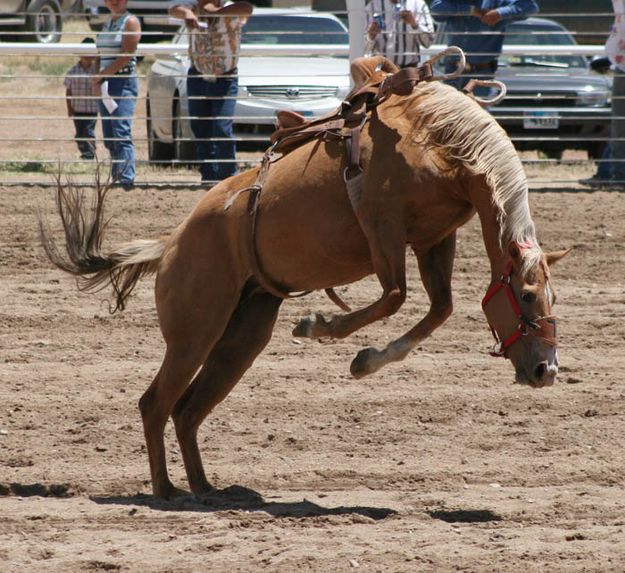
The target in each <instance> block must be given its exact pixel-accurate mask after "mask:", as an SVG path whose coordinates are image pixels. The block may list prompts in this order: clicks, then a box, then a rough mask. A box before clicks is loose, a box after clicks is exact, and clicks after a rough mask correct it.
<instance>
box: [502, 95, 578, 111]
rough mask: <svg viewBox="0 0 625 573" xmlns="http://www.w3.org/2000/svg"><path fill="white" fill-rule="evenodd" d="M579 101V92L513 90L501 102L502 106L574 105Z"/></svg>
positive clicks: (530, 107) (531, 107)
mask: <svg viewBox="0 0 625 573" xmlns="http://www.w3.org/2000/svg"><path fill="white" fill-rule="evenodd" d="M576 102H577V93H574V92H570V93H562V92H560V93H552V94H550V93H541V94H539V93H537V92H512V93H508V95H507V96H506V97H505V99H504V100H503V101H502V102H501V103H500V104H499V105H500V106H502V107H504V106H505V107H523V108H529V109H533V108H536V107H574V106H575V104H576Z"/></svg>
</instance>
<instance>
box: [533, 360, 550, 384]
mask: <svg viewBox="0 0 625 573" xmlns="http://www.w3.org/2000/svg"><path fill="white" fill-rule="evenodd" d="M546 372H547V364H546V363H545V362H541V363H540V364H539V365H538V366H536V369H535V370H534V378H535V379H536V380H542V378H543V376H544V375H545V373H546Z"/></svg>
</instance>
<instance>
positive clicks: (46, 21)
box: [22, 0, 63, 44]
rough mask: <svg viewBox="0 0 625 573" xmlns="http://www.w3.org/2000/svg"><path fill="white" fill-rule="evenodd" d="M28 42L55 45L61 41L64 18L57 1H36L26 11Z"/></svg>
mask: <svg viewBox="0 0 625 573" xmlns="http://www.w3.org/2000/svg"><path fill="white" fill-rule="evenodd" d="M25 29H26V31H27V32H28V34H27V35H25V36H22V37H23V38H24V40H25V41H26V42H38V43H39V44H53V43H56V42H59V41H60V40H61V35H62V33H63V17H62V16H61V6H60V5H59V3H58V2H57V1H56V0H36V1H35V2H32V3H31V4H30V5H29V6H28V8H27V10H26V26H25Z"/></svg>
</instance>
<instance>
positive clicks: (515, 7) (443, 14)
mask: <svg viewBox="0 0 625 573" xmlns="http://www.w3.org/2000/svg"><path fill="white" fill-rule="evenodd" d="M430 7H431V10H432V15H433V16H434V20H436V21H437V22H442V23H444V26H445V43H446V44H447V45H449V46H458V47H459V48H461V49H462V50H463V51H464V52H465V56H466V62H467V64H466V67H465V69H464V74H463V75H462V76H460V77H458V78H456V79H455V80H451V81H450V82H449V83H450V84H452V85H455V86H456V87H457V88H458V89H462V88H463V87H464V86H465V85H466V84H467V83H468V81H469V80H470V79H471V78H474V77H475V78H478V79H483V80H490V79H493V77H494V76H495V72H496V71H497V60H498V58H499V56H500V55H501V48H502V46H503V40H504V34H505V31H506V28H507V27H508V24H509V23H510V22H512V21H514V20H522V19H523V18H527V17H528V16H531V15H532V14H535V13H536V12H538V5H537V4H536V2H534V0H432V4H431V6H430ZM456 61H457V59H456V58H446V61H445V73H451V72H453V71H454V70H455V69H456ZM480 91H481V92H482V93H480ZM474 93H475V94H476V95H486V94H487V93H488V90H484V89H482V90H480V89H479V88H478V89H476V90H474Z"/></svg>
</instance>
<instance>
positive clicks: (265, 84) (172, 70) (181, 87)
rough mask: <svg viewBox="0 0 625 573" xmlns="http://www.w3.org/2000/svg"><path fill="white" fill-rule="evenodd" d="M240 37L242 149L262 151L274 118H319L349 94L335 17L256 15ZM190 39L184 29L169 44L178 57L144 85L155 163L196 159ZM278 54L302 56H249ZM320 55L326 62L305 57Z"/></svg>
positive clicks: (164, 61) (343, 42)
mask: <svg viewBox="0 0 625 573" xmlns="http://www.w3.org/2000/svg"><path fill="white" fill-rule="evenodd" d="M243 30H244V32H243V39H242V45H241V53H242V55H241V57H240V58H239V65H238V68H239V93H238V96H237V105H236V109H235V117H234V130H235V136H236V138H237V141H238V142H239V143H238V145H239V146H240V147H241V146H242V145H245V144H247V145H248V146H249V145H250V144H252V145H255V146H256V147H258V146H262V147H266V145H267V142H268V140H269V134H270V133H271V132H272V131H273V129H274V124H275V116H276V112H277V111H279V110H281V109H289V110H292V111H296V112H298V113H300V114H302V115H304V116H307V117H317V116H319V115H323V114H326V113H329V112H331V111H333V110H334V109H336V108H337V107H338V106H339V105H340V103H341V101H342V100H343V98H344V97H345V96H346V95H347V93H348V92H349V88H350V76H349V59H348V58H347V55H346V54H347V51H348V45H349V39H348V33H347V28H346V27H345V25H344V24H343V23H342V22H341V21H340V20H339V19H338V18H336V17H335V16H333V15H331V14H323V13H311V12H310V10H307V11H304V10H299V9H275V8H257V9H256V10H255V11H254V13H253V14H252V15H251V16H250V18H249V20H248V22H247V24H246V26H245V28H244V29H243ZM187 40H188V35H187V34H186V32H185V30H184V29H182V30H181V31H180V32H179V33H178V35H177V36H176V37H175V38H174V39H173V42H174V43H176V44H178V45H179V46H180V51H179V52H177V53H175V54H172V55H171V56H168V57H163V58H159V59H158V60H157V61H156V62H155V63H154V64H153V65H152V69H151V73H150V75H149V78H148V94H147V133H148V143H149V145H148V149H149V158H150V161H151V162H153V163H159V162H167V161H170V160H172V159H174V160H179V161H187V160H190V159H193V158H194V147H195V146H194V145H193V133H192V132H191V127H190V123H189V111H188V101H187V88H186V74H187V70H188V68H189V57H188V44H187ZM276 47H277V48H278V49H283V50H284V51H285V54H292V53H293V52H295V53H298V54H302V55H284V56H282V55H271V56H267V55H258V56H254V55H252V54H254V53H261V54H262V52H263V51H266V50H265V48H276ZM320 48H323V49H324V51H325V52H328V53H329V55H319V56H315V55H310V54H314V50H319V49H320ZM334 52H336V54H337V55H332V54H333V53H334ZM246 54H248V55H246ZM304 54H308V55H304ZM340 54H345V55H340Z"/></svg>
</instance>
